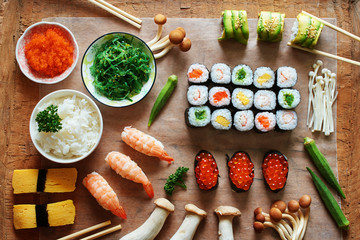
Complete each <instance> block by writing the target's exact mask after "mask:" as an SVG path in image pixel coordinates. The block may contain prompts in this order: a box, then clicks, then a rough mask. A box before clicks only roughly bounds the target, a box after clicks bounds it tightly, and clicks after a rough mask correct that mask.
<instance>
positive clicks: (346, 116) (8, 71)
mask: <svg viewBox="0 0 360 240" xmlns="http://www.w3.org/2000/svg"><path fill="white" fill-rule="evenodd" d="M109 2H110V3H113V4H114V5H116V6H117V7H119V8H121V9H123V10H125V11H127V12H129V13H131V14H133V15H135V16H141V17H153V16H154V15H155V14H156V13H163V14H165V15H167V16H168V17H184V18H191V17H192V18H195V17H202V18H217V17H219V15H220V12H221V11H222V10H224V9H246V10H247V13H248V17H249V18H256V17H257V13H258V12H259V11H260V10H270V11H281V12H285V13H286V16H287V17H290V18H294V17H296V15H297V14H298V13H299V12H300V11H301V10H306V11H308V12H310V13H312V14H314V15H316V16H319V17H329V18H336V19H337V25H338V26H339V27H341V28H343V29H345V30H348V31H350V32H352V33H354V34H356V35H360V24H359V22H360V17H359V16H360V15H359V13H360V2H359V1H330V0H323V1H318V2H313V1H294V0H288V1H286V2H285V3H284V2H279V1H269V0H266V1H262V3H259V2H248V3H243V4H241V3H240V2H239V1H234V0H232V1H224V2H223V1H194V0H183V1H181V0H176V1H140V0H133V1H125V2H124V1H115V0H109ZM55 16H56V17H70V16H71V17H110V16H111V15H110V14H108V13H107V12H105V11H103V10H101V9H99V8H98V7H96V6H93V5H92V4H91V3H89V2H88V1H85V0H78V1H68V0H62V1H59V0H46V1H31V0H29V1H16V0H9V1H2V4H1V7H0V26H1V34H0V36H1V41H0V46H1V51H0V52H1V58H0V79H1V80H0V92H1V94H0V125H1V129H3V131H0V152H1V153H2V154H1V163H2V165H1V167H0V186H1V187H2V189H3V191H1V193H0V199H1V201H0V203H1V204H0V216H5V217H3V218H0V226H1V227H0V238H1V239H25V237H26V239H37V238H38V237H37V236H36V234H35V235H32V236H28V235H26V233H25V234H18V235H15V234H14V231H13V230H12V229H13V225H12V211H11V209H12V205H13V203H14V197H13V195H12V187H11V176H12V170H13V169H17V168H39V167H40V155H39V153H38V152H37V151H36V149H35V148H34V146H33V144H32V143H31V140H30V136H29V131H28V121H29V117H30V115H31V111H32V110H33V108H34V106H35V105H36V103H37V102H38V100H39V91H38V90H39V85H38V84H35V83H33V82H31V81H29V80H28V79H27V78H26V77H25V76H24V75H23V74H22V73H21V71H20V69H19V67H18V65H17V64H16V60H15V45H16V42H17V39H18V38H19V37H20V36H21V34H22V33H23V32H24V30H25V29H26V28H27V27H29V26H30V25H31V24H33V23H35V22H38V21H41V19H43V18H47V17H55ZM337 44H338V49H337V51H338V55H340V56H344V57H347V58H352V59H354V60H357V61H359V60H360V57H359V54H360V47H359V44H360V43H358V42H355V41H354V40H351V39H350V38H348V37H346V36H343V35H340V34H338V42H337ZM359 78H360V68H359V67H356V66H353V65H350V64H347V63H343V62H338V83H339V84H338V87H339V96H338V103H337V104H338V111H337V152H338V167H339V178H340V184H341V186H342V187H343V189H344V191H345V194H346V196H347V199H346V200H344V201H342V209H343V210H344V212H345V214H346V216H347V218H348V219H349V221H350V223H351V224H350V230H349V231H348V232H345V233H344V236H345V239H358V236H359V234H358V233H357V231H358V230H360V224H358V222H359V221H360V208H359V204H360V175H358V174H357V172H358V171H360V161H358V157H357V156H358V155H359V154H360V140H359V138H358V134H359V133H360V130H359V129H358V128H357V126H359V124H360V120H359V119H357V116H358V114H357V112H359V111H360V107H359V104H357V101H360V96H359V93H358V89H359V88H360V81H359ZM28 200H29V202H35V203H36V201H37V200H36V199H35V197H32V196H29V199H28ZM15 203H16V202H15ZM34 233H36V230H34V231H31V234H34Z"/></svg>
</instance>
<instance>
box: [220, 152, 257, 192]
mask: <svg viewBox="0 0 360 240" xmlns="http://www.w3.org/2000/svg"><path fill="white" fill-rule="evenodd" d="M226 157H227V166H228V173H229V179H230V184H231V188H232V189H233V190H234V191H235V192H245V191H248V190H249V189H250V187H251V184H252V183H253V181H254V164H253V163H252V161H251V159H250V156H249V154H247V153H246V152H242V151H239V152H236V153H234V155H233V156H232V157H231V158H229V156H228V155H226Z"/></svg>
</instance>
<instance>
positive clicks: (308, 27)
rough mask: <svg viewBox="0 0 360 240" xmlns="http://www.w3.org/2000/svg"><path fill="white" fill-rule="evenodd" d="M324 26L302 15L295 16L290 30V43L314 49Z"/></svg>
mask: <svg viewBox="0 0 360 240" xmlns="http://www.w3.org/2000/svg"><path fill="white" fill-rule="evenodd" d="M323 27H324V24H323V23H321V22H319V21H318V20H316V19H315V18H313V17H311V16H308V15H306V14H304V13H300V14H299V15H297V17H296V20H295V22H294V25H293V27H292V29H291V32H292V34H291V36H290V43H291V44H295V45H298V46H301V47H305V48H310V49H312V48H314V47H315V45H316V44H317V41H318V40H319V37H320V34H321V30H322V29H323Z"/></svg>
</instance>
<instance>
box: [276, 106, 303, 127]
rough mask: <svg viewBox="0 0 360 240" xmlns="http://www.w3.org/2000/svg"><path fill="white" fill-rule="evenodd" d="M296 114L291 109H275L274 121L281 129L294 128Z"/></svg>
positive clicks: (296, 119) (295, 125)
mask: <svg viewBox="0 0 360 240" xmlns="http://www.w3.org/2000/svg"><path fill="white" fill-rule="evenodd" d="M297 122H298V118H297V114H296V112H295V111H291V110H278V111H276V123H277V125H278V127H279V129H281V130H294V129H295V128H296V127H297Z"/></svg>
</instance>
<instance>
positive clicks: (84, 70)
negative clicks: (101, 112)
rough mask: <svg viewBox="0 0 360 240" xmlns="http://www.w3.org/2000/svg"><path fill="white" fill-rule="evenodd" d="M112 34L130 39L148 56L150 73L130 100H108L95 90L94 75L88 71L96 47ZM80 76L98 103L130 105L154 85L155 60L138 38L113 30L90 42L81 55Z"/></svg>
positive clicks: (113, 105)
mask: <svg viewBox="0 0 360 240" xmlns="http://www.w3.org/2000/svg"><path fill="white" fill-rule="evenodd" d="M114 35H121V36H124V37H125V38H126V39H129V40H132V44H133V45H134V46H135V47H138V48H140V49H141V50H142V51H143V52H144V53H145V54H146V55H147V56H149V57H150V68H151V73H150V75H149V79H148V81H147V82H146V83H145V84H144V85H143V87H142V89H141V92H140V93H139V94H136V95H134V96H132V97H131V100H132V101H129V100H121V101H115V100H110V99H108V98H107V97H105V96H103V95H102V94H101V93H99V92H97V91H96V89H95V87H94V85H93V82H94V77H93V76H92V75H91V73H90V67H91V66H92V65H93V63H94V58H95V54H96V49H97V48H99V47H100V46H101V45H102V44H104V43H105V42H106V41H108V40H110V39H112V38H113V37H114ZM81 77H82V80H83V83H84V85H85V87H86V89H87V90H88V91H89V93H90V94H91V95H92V96H93V97H94V98H95V99H96V100H98V101H99V102H100V103H102V104H104V105H106V106H110V107H127V106H131V105H133V104H135V103H137V102H140V101H141V100H142V99H143V98H144V97H145V96H146V95H147V94H148V93H149V92H150V90H151V88H152V87H153V85H154V82H155V78H156V62H155V58H154V55H153V52H152V51H151V50H150V48H149V46H148V45H147V44H146V43H145V42H144V41H143V40H141V39H140V38H138V37H136V36H134V35H132V34H130V33H124V32H113V33H107V34H105V35H103V36H101V37H99V38H97V39H96V40H95V41H94V42H92V43H91V44H90V46H89V47H88V48H87V49H86V51H85V54H84V56H83V59H82V62H81Z"/></svg>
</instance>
